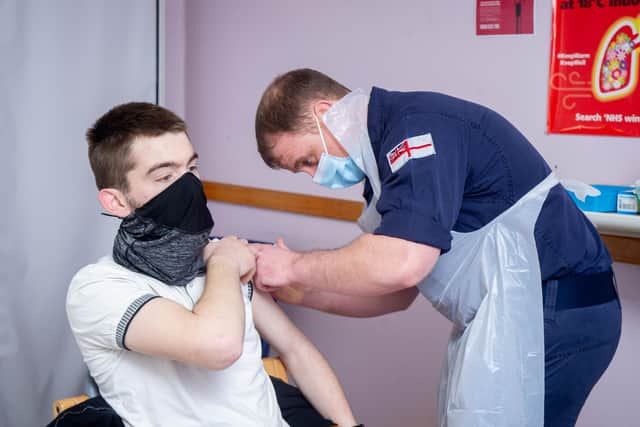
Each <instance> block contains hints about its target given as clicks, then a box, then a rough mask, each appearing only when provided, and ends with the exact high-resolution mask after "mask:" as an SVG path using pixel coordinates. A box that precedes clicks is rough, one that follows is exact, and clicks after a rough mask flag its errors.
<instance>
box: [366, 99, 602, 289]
mask: <svg viewBox="0 0 640 427" xmlns="http://www.w3.org/2000/svg"><path fill="white" fill-rule="evenodd" d="M367 120H368V131H369V137H370V139H371V145H372V147H373V152H374V155H375V157H376V160H377V163H378V170H379V173H380V181H381V183H382V192H381V195H380V200H379V201H378V204H377V206H376V208H377V210H378V212H379V213H380V214H381V215H382V222H381V224H380V226H379V227H378V228H377V229H376V230H375V234H381V235H386V236H392V237H398V238H401V239H405V240H410V241H413V242H417V243H423V244H427V245H430V246H434V247H438V248H440V249H441V250H442V252H443V253H444V252H447V251H448V250H449V249H450V247H451V238H452V236H451V230H454V231H459V232H469V231H474V230H477V229H479V228H481V227H482V226H484V225H485V224H487V223H489V222H490V221H491V220H493V219H494V218H495V217H497V216H498V215H499V214H501V213H502V212H504V211H505V210H507V209H508V208H509V207H511V206H512V205H513V204H514V203H515V202H516V201H517V200H518V199H520V198H521V197H522V196H524V195H525V194H526V193H527V192H529V191H530V190H531V189H532V188H533V187H535V186H536V185H537V184H538V183H540V182H541V181H542V180H543V179H544V178H546V177H547V175H548V174H549V173H550V171H551V170H550V168H549V166H548V165H547V163H546V162H545V160H544V159H543V158H542V156H541V155H540V154H539V153H538V152H537V151H536V149H535V148H534V147H533V145H531V143H529V141H528V140H527V139H526V138H525V136H524V135H522V133H520V132H519V131H518V130H517V129H516V128H515V127H514V126H513V125H512V124H510V123H509V122H508V121H507V120H506V119H505V118H503V117H502V116H500V115H499V114H498V113H496V112H494V111H492V110H490V109H488V108H486V107H483V106H481V105H478V104H474V103H471V102H468V101H464V100H461V99H458V98H454V97H451V96H447V95H443V94H439V93H433V92H390V91H386V90H384V89H380V88H373V90H372V91H371V99H370V101H369V111H368V118H367ZM425 134H431V138H432V140H433V145H434V146H435V154H433V155H429V156H426V157H422V158H413V159H411V160H409V161H408V162H407V163H405V164H404V165H403V166H402V167H401V168H400V169H398V170H397V171H396V172H392V171H391V167H390V164H389V160H388V159H387V153H389V152H390V151H391V150H393V149H394V147H396V146H397V145H398V144H399V143H401V142H402V141H405V140H407V139H409V138H411V137H415V136H418V135H425ZM364 197H365V199H366V200H367V202H369V201H370V200H371V197H372V189H371V185H370V183H369V181H368V180H366V182H365V189H364ZM535 240H536V245H537V250H538V257H539V260H540V268H541V273H542V279H543V280H547V279H557V278H560V277H563V276H567V275H579V274H589V273H595V272H600V271H604V270H606V269H608V268H609V267H610V266H611V257H610V255H609V252H608V251H607V249H606V247H605V246H604V244H603V243H602V241H601V239H600V236H599V235H598V232H597V231H596V229H595V228H594V227H593V225H592V224H591V222H590V221H589V219H588V218H586V217H585V215H584V214H583V213H582V212H581V211H580V210H579V209H578V208H577V206H576V205H575V203H574V202H573V201H572V200H571V199H570V198H569V196H568V194H567V193H566V191H565V190H564V188H563V187H562V186H561V185H560V184H558V185H556V186H555V187H553V188H552V189H551V191H550V192H549V195H548V196H547V199H546V200H545V202H544V204H543V206H542V210H541V212H540V215H539V217H538V220H537V222H536V224H535Z"/></svg>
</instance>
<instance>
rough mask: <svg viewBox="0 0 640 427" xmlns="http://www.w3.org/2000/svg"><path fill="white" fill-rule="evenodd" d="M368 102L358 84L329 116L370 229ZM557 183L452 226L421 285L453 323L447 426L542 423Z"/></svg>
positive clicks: (444, 406) (445, 378)
mask: <svg viewBox="0 0 640 427" xmlns="http://www.w3.org/2000/svg"><path fill="white" fill-rule="evenodd" d="M368 99H369V97H368V94H364V93H363V92H358V91H355V92H353V93H352V94H350V95H347V97H345V98H343V99H342V100H340V101H339V102H338V103H336V104H334V106H333V107H332V108H331V109H330V110H329V111H328V112H327V113H326V114H325V116H324V120H325V123H326V124H327V126H328V128H329V129H330V130H331V131H332V133H333V134H334V136H336V138H337V139H338V140H339V141H340V142H341V143H342V145H343V146H344V147H345V149H346V150H347V151H348V152H349V155H350V156H351V157H352V158H354V160H355V161H356V163H358V166H360V167H361V168H362V169H363V170H364V171H365V173H366V174H367V177H368V178H369V182H370V183H371V186H372V189H373V193H374V194H373V198H372V200H371V202H370V203H369V205H368V206H367V207H365V209H364V211H363V213H362V215H361V217H360V219H359V220H358V224H359V225H360V227H361V228H362V229H363V230H364V231H365V232H372V231H373V230H374V229H375V228H376V227H377V226H378V225H379V224H380V219H381V217H380V215H379V213H378V212H377V210H376V209H375V206H376V203H377V201H378V199H379V197H380V191H381V183H380V178H379V175H378V167H377V164H376V162H375V157H374V155H373V150H372V148H371V143H370V141H369V140H368V133H367V132H366V129H367V126H366V108H365V110H364V113H363V111H362V109H363V105H364V106H365V107H366V105H368ZM349 135H351V136H350V137H349V139H347V138H346V136H349ZM343 141H344V142H348V143H347V144H345V143H344V142H343ZM356 141H357V143H356ZM412 161H416V160H412ZM557 182H558V181H557V179H556V178H555V176H554V175H553V174H551V175H549V176H548V177H547V178H545V179H544V180H543V181H542V182H541V183H539V184H538V185H537V186H536V187H534V188H533V189H532V190H531V191H529V192H528V193H527V194H526V195H524V196H523V197H522V198H521V199H520V200H518V201H517V202H516V203H515V204H514V205H513V206H512V207H510V208H509V209H508V210H506V211H505V212H503V213H502V214H501V215H499V216H498V217H497V218H495V219H494V220H493V221H491V222H490V223H488V224H487V225H485V226H484V227H482V228H480V229H478V230H476V231H473V232H470V233H457V232H452V235H453V240H452V243H451V250H450V251H449V252H447V253H446V254H444V255H442V256H440V258H439V260H438V262H437V264H436V266H435V267H434V269H433V270H432V271H431V273H430V274H429V276H427V278H425V279H424V280H423V281H422V282H421V283H420V284H419V285H418V287H419V289H420V291H421V292H422V294H423V295H424V296H425V297H426V298H427V299H428V300H429V301H431V303H432V304H433V306H434V307H435V308H436V309H437V310H438V311H439V312H440V313H442V314H443V315H444V316H445V317H447V318H448V319H449V320H451V322H453V331H452V333H451V337H450V341H449V345H448V349H447V355H446V357H445V361H444V366H443V370H442V375H441V382H440V392H439V400H438V416H439V425H440V426H441V427H484V426H486V427H502V426H504V427H506V426H514V427H516V426H517V427H523V426H531V427H541V426H543V424H544V325H543V311H542V280H541V276H540V267H539V261H538V253H537V250H536V244H535V238H534V226H535V223H536V219H537V218H538V214H539V213H540V209H541V208H542V204H543V203H544V200H545V199H546V197H547V194H548V192H549V190H550V189H551V188H552V187H553V186H554V185H556V184H557Z"/></svg>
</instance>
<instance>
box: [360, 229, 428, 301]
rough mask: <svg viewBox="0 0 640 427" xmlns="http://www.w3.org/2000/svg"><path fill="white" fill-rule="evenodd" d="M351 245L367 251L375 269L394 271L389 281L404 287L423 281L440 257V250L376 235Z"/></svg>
mask: <svg viewBox="0 0 640 427" xmlns="http://www.w3.org/2000/svg"><path fill="white" fill-rule="evenodd" d="M358 241H360V242H358ZM354 244H355V245H356V246H360V247H364V248H367V249H368V250H366V252H365V253H367V254H368V255H369V256H372V257H374V263H376V264H377V265H378V266H379V268H380V267H382V268H383V269H384V270H390V271H392V272H395V273H394V274H393V276H395V277H393V279H395V281H397V282H398V283H401V284H402V287H405V288H409V287H412V286H415V285H416V284H418V283H419V282H420V281H421V280H422V279H424V278H425V277H426V276H427V274H429V272H430V271H431V270H432V269H433V267H434V265H435V264H436V262H437V261H438V257H439V256H440V248H436V247H433V246H429V245H425V244H422V243H416V242H412V241H410V240H405V239H400V238H397V237H390V236H384V235H378V234H363V235H362V236H360V237H359V238H358V239H356V240H355V241H354Z"/></svg>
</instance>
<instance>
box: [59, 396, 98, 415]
mask: <svg viewBox="0 0 640 427" xmlns="http://www.w3.org/2000/svg"><path fill="white" fill-rule="evenodd" d="M87 399H89V396H87V395H84V394H82V395H80V396H73V397H67V398H66V399H60V400H56V401H55V402H53V418H55V417H57V416H58V415H59V414H60V413H61V412H62V411H64V410H65V409H69V408H71V407H72V406H76V405H78V404H80V403H82V402H84V401H85V400H87Z"/></svg>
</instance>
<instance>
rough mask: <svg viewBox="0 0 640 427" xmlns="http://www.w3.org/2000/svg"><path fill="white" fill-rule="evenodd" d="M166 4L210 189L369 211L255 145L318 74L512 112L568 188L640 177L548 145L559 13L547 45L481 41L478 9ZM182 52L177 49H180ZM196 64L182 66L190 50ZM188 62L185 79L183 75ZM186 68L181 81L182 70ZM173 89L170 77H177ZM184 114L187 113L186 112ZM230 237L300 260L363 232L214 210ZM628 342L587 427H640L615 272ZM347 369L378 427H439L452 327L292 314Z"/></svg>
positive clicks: (424, 313)
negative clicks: (301, 74) (312, 72)
mask: <svg viewBox="0 0 640 427" xmlns="http://www.w3.org/2000/svg"><path fill="white" fill-rule="evenodd" d="M462 3H463V2H445V1H430V2H427V1H423V0H411V1H396V2H388V1H381V0H380V1H372V0H369V1H367V0H357V1H356V0H354V1H349V2H344V1H337V0H331V1H325V2H322V3H317V2H315V3H311V2H304V3H301V2H291V1H283V0H270V1H268V2H260V1H246V0H244V1H232V0H228V1H223V0H219V1H202V0H189V1H188V2H185V1H184V0H166V4H167V34H166V37H167V49H170V48H171V49H172V50H171V52H168V53H167V67H168V68H173V71H171V72H170V71H169V70H167V95H169V93H170V91H173V94H172V96H171V97H169V96H167V105H168V106H169V107H172V108H174V109H176V110H177V111H179V112H180V111H181V110H184V113H183V114H186V117H187V121H188V123H189V126H190V135H191V136H192V139H193V141H194V144H195V145H196V148H197V150H198V151H199V153H200V155H201V165H202V173H203V176H204V178H205V179H207V180H213V181H222V182H229V183H234V184H241V185H250V186H255V187H262V188H273V189H280V190H285V191H296V192H303V193H309V194H319V195H327V196H331V197H343V198H349V199H353V200H359V198H360V196H359V194H360V188H355V189H351V190H346V191H341V192H331V191H329V190H325V189H322V188H320V187H318V186H316V185H314V184H313V183H311V181H310V180H309V179H308V178H306V177H303V176H294V175H291V174H288V173H284V172H277V171H272V170H269V169H268V168H267V167H266V166H264V164H263V163H262V161H261V160H260V158H259V156H258V154H257V152H256V148H255V139H254V134H253V119H254V112H255V108H256V105H257V102H258V99H259V97H260V95H261V93H262V90H263V89H264V87H265V86H266V85H267V84H268V82H269V81H270V80H271V79H272V78H273V77H274V76H275V75H276V74H278V73H282V72H285V71H287V70H289V69H291V68H297V67H303V66H309V67H313V68H317V69H320V70H322V71H324V72H326V73H328V74H330V75H332V76H334V77H336V78H337V79H339V80H341V81H342V82H343V83H345V84H346V85H347V86H350V87H359V86H360V87H364V86H368V85H371V84H375V85H379V86H382V87H387V88H393V89H399V90H410V89H425V90H438V91H443V92H448V93H451V94H453V95H457V96H461V97H465V98H468V99H471V100H475V101H477V102H480V103H484V104H487V105H489V106H492V107H493V108H495V109H497V110H498V111H500V112H502V113H503V114H504V115H505V116H507V117H508V118H509V119H510V120H511V121H513V122H514V123H515V124H516V125H518V126H519V127H520V128H521V130H522V131H523V132H524V133H525V134H526V135H528V136H529V137H530V139H531V140H532V141H533V143H534V144H535V145H536V147H537V148H538V149H539V150H540V151H541V152H542V154H543V155H544V156H545V158H546V159H547V160H548V161H549V163H550V164H552V165H554V166H557V172H558V173H559V174H560V175H561V176H562V177H571V178H578V179H582V180H584V181H587V182H601V183H627V182H630V181H633V180H635V179H637V178H640V173H639V168H638V166H637V162H632V161H630V159H637V158H638V157H639V156H638V154H640V139H638V138H614V137H593V136H561V135H547V134H545V133H544V128H545V120H546V94H547V91H546V81H547V80H546V79H547V74H548V70H547V67H548V56H549V34H550V16H551V7H550V2H543V1H539V2H536V23H535V31H536V35H532V36H518V37H486V38H477V37H475V36H474V20H475V16H474V2H471V1H468V2H464V4H462ZM170 39H173V42H172V44H170ZM181 46H182V49H184V51H180V47H181ZM181 61H184V64H181ZM181 67H184V68H181ZM171 76H173V77H171ZM181 103H182V104H181ZM210 207H211V209H212V211H213V214H214V217H215V220H216V228H215V232H216V233H218V234H237V235H242V236H246V237H250V238H256V239H263V240H273V239H275V237H277V236H278V235H283V236H284V237H285V240H286V241H287V242H288V243H289V244H290V246H291V247H293V248H295V249H312V248H326V247H335V246H340V245H343V244H345V243H347V242H348V241H350V240H351V239H353V238H354V237H355V236H357V234H358V230H357V229H356V227H355V225H354V224H350V223H345V222H340V221H331V220H323V219H316V218H310V217H303V216H297V215H292V214H286V213H277V212H272V211H264V210H258V209H252V208H244V207H239V206H232V205H225V204H220V203H211V204H210ZM615 270H616V273H617V275H618V280H619V285H620V291H621V294H622V296H623V306H624V307H623V310H624V325H623V338H622V342H621V344H620V348H619V351H618V353H617V355H616V358H615V360H614V362H613V364H612V366H611V368H610V369H609V370H608V371H607V373H606V375H605V376H604V377H603V379H602V380H601V382H600V383H599V384H598V386H597V387H596V389H595V390H594V392H593V393H592V396H591V397H590V399H589V401H588V402H587V405H586V407H585V409H584V411H583V414H582V416H581V419H580V421H579V423H578V425H579V426H580V427H596V426H602V425H620V426H630V425H634V423H635V419H636V417H635V411H633V410H634V409H635V405H637V397H636V396H637V384H638V382H639V381H640V374H639V373H638V372H639V371H638V369H637V367H636V366H637V365H636V363H635V359H636V358H637V356H636V355H637V354H639V352H640V344H639V343H640V266H631V265H627V264H616V265H615ZM288 311H289V312H290V314H291V316H292V317H293V319H294V320H295V321H296V323H297V324H298V325H300V327H301V328H302V329H303V330H304V331H305V332H306V333H307V334H308V335H309V336H310V337H311V338H312V340H313V341H314V342H315V343H316V344H317V345H318V346H319V347H320V348H321V350H322V351H323V352H325V354H326V355H327V357H328V358H329V360H330V361H331V363H332V364H333V366H334V367H335V368H336V370H337V372H338V374H339V376H340V378H341V380H342V381H343V384H344V386H345V388H346V390H347V393H348V396H349V398H350V400H351V402H352V404H353V406H354V408H355V411H356V413H357V414H358V415H359V416H360V418H361V420H362V421H363V422H365V423H366V424H367V425H368V426H380V427H387V426H391V425H433V424H434V416H435V395H436V394H435V393H436V387H437V382H438V375H439V369H440V364H441V360H442V354H443V350H444V347H445V344H446V340H447V335H448V333H449V325H448V324H447V322H446V321H445V320H444V319H443V318H442V317H441V316H440V315H438V314H437V313H436V312H435V310H433V309H432V308H431V307H430V306H429V304H428V303H427V302H425V301H424V300H420V301H418V302H417V303H416V304H414V306H413V307H411V309H410V310H408V311H407V312H404V313H399V314H394V315H390V316H385V317H381V318H378V319H369V320H356V319H343V318H339V317H333V316H328V315H324V314H321V313H316V312H312V311H310V310H305V309H299V308H288Z"/></svg>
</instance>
